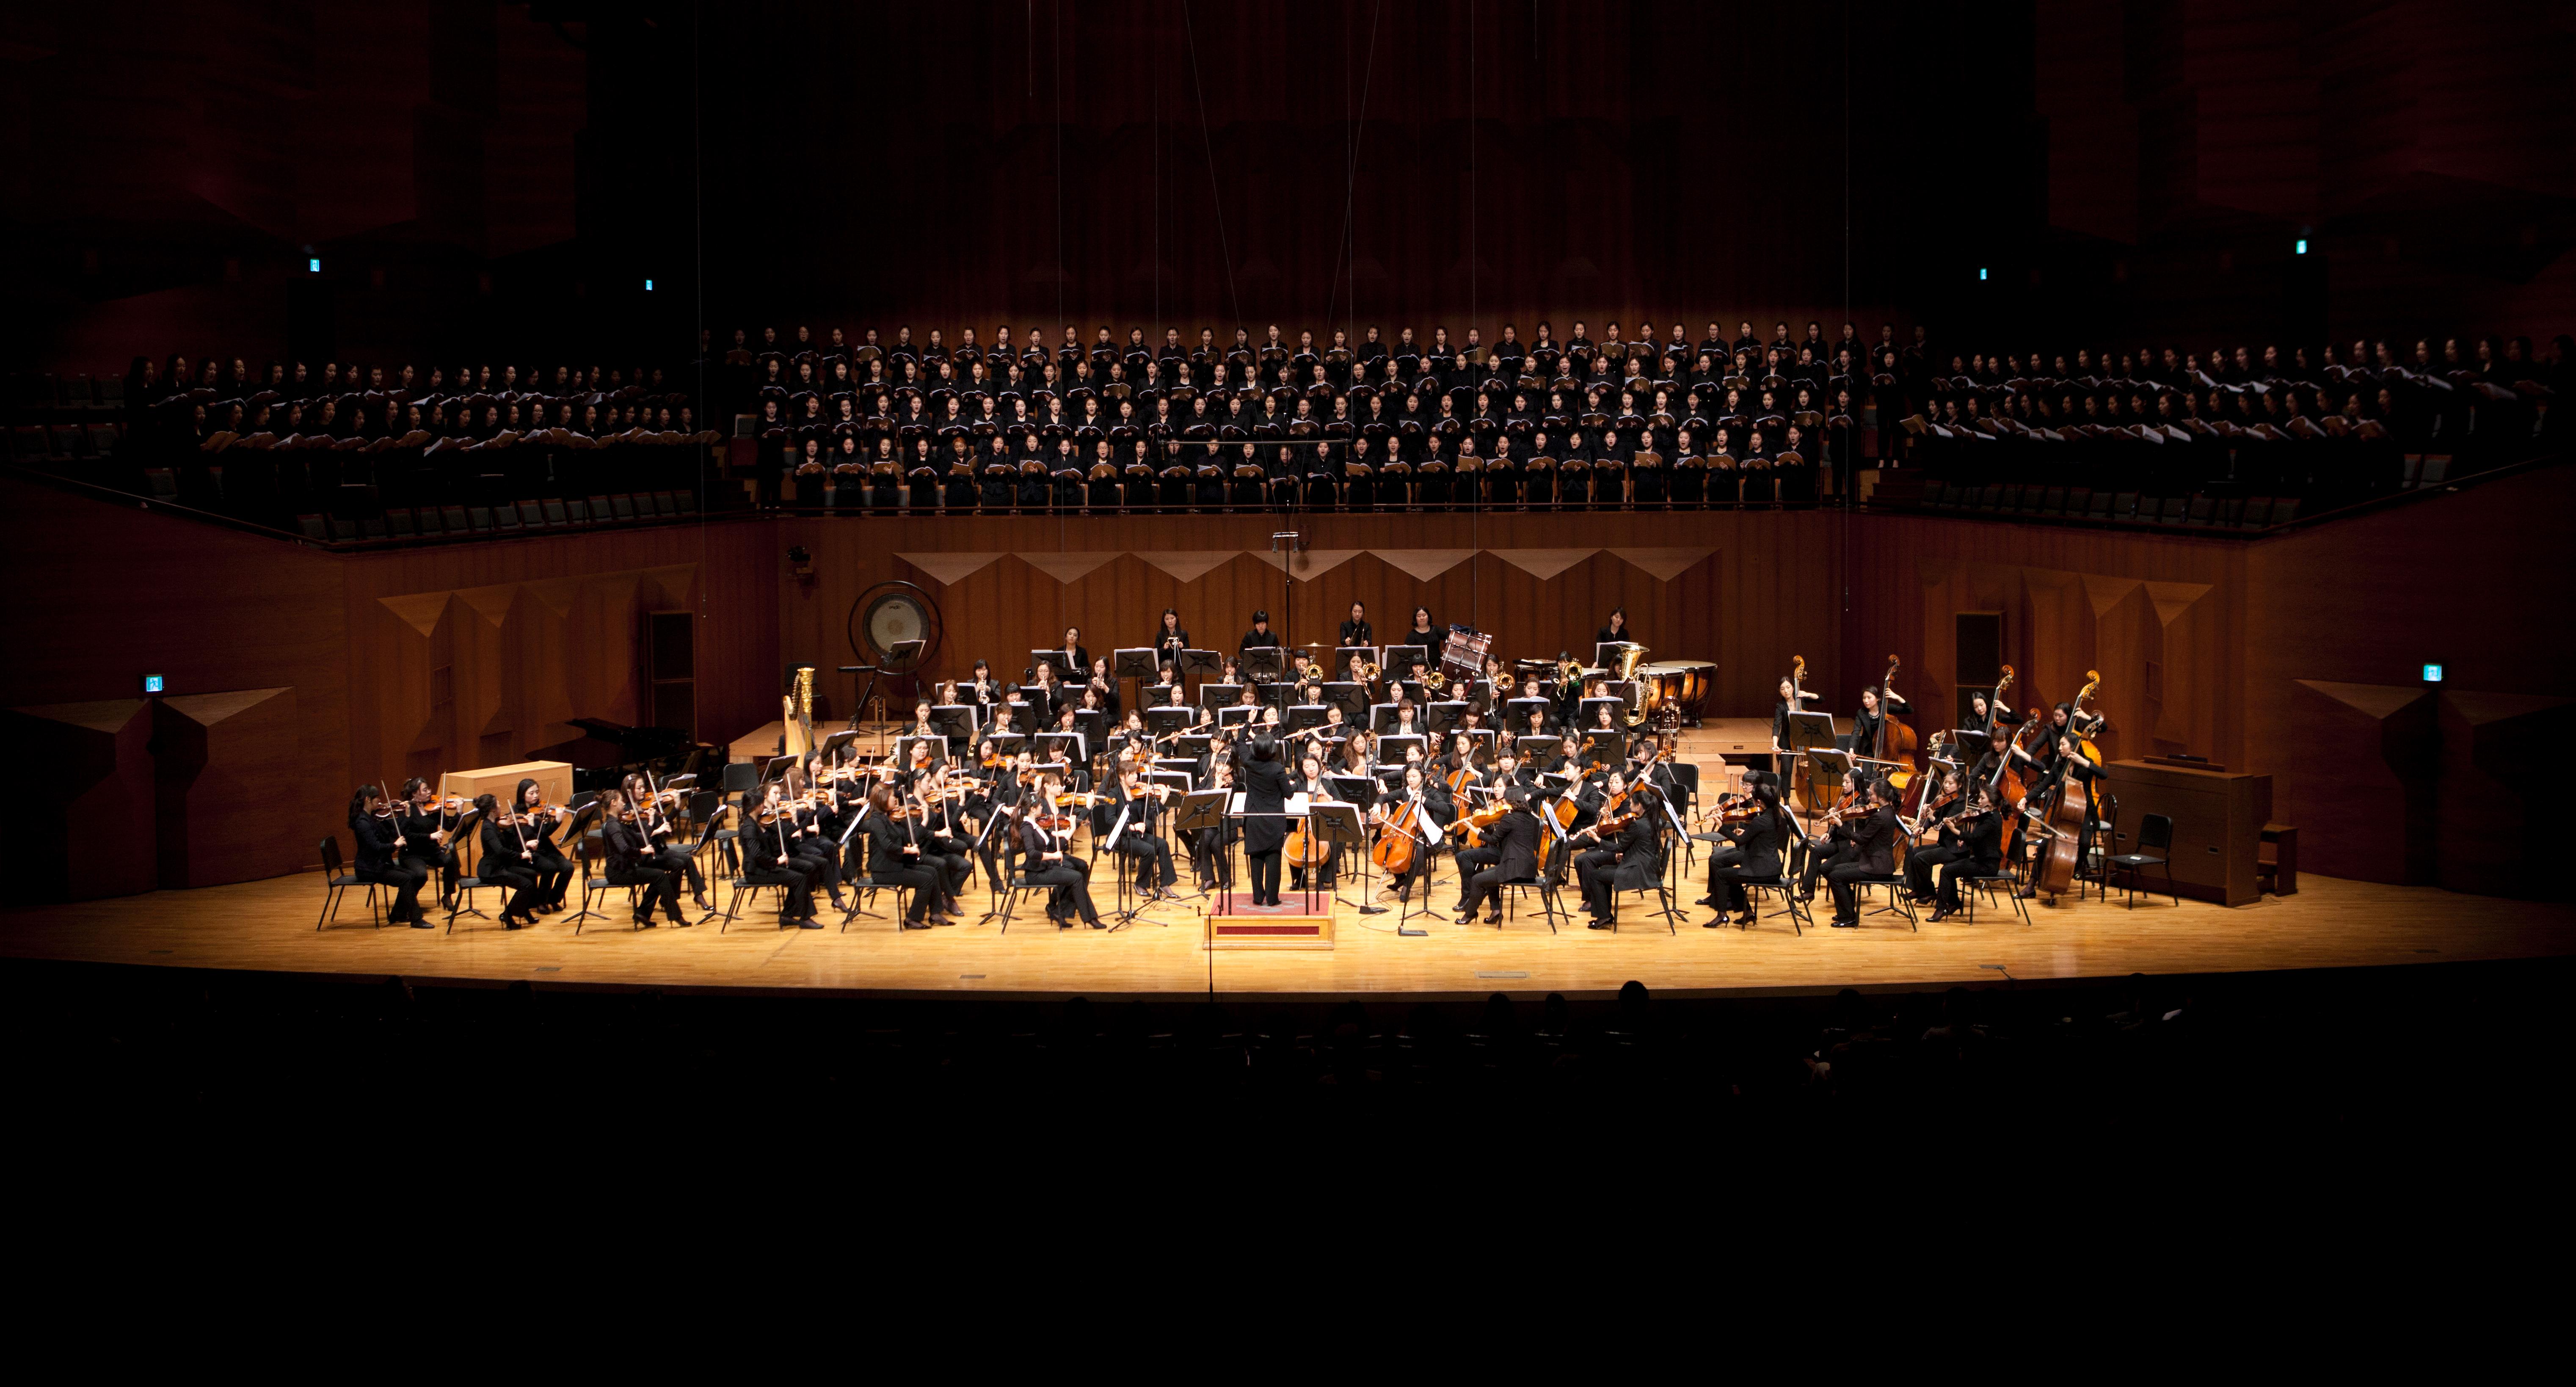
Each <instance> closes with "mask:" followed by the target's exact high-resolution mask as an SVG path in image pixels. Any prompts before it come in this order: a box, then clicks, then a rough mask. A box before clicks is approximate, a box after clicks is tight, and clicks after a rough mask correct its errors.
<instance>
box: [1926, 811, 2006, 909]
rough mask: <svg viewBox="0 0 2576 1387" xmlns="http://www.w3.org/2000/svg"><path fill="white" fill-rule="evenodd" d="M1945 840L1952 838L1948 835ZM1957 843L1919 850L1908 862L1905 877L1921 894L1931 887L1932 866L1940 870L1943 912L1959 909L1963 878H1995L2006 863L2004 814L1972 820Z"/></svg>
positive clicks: (1986, 815) (1960, 834)
mask: <svg viewBox="0 0 2576 1387" xmlns="http://www.w3.org/2000/svg"><path fill="white" fill-rule="evenodd" d="M1942 836H1943V837H1944V838H1950V837H1953V836H1954V835H1953V834H1950V833H1947V832H1945V833H1944V834H1943V835H1942ZM1955 837H1956V839H1957V841H1956V843H1955V844H1950V843H1945V844H1943V845H1942V846H1940V847H1936V848H1923V849H1920V850H1918V851H1917V852H1916V853H1915V854H1914V856H1913V857H1912V858H1910V859H1908V861H1907V863H1906V868H1907V871H1906V875H1907V876H1909V877H1911V878H1912V879H1913V881H1914V883H1915V886H1916V894H1917V895H1920V894H1922V891H1923V889H1924V888H1926V887H1928V886H1929V885H1930V884H1931V879H1932V867H1933V866H1934V864H1936V863H1937V864H1938V865H1939V866H1940V868H1941V891H1940V905H1941V908H1942V909H1943V910H1957V909H1958V908H1959V880H1960V878H1962V877H1971V876H1992V875H1994V874H1995V872H1996V871H1998V870H2000V869H2001V868H2002V867H2003V863H2004V849H2003V837H2004V821H2003V816H2002V815H2001V814H1997V813H1993V812H1991V811H1990V812H1988V813H1984V814H1980V815H1978V816H1977V817H1976V818H1974V819H1970V820H1969V821H1968V824H1967V828H1966V830H1965V831H1964V832H1961V833H1958V834H1956V835H1955Z"/></svg>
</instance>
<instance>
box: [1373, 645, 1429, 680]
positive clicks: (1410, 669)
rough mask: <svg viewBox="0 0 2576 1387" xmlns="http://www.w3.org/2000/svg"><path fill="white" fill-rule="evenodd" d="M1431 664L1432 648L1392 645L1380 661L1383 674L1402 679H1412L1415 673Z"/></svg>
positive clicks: (1379, 664)
mask: <svg viewBox="0 0 2576 1387" xmlns="http://www.w3.org/2000/svg"><path fill="white" fill-rule="evenodd" d="M1429 663H1431V648H1430V647H1429V646H1422V645H1390V646H1388V647H1387V648H1386V655H1385V657H1384V658H1383V659H1381V660H1379V662H1378V668H1379V670H1380V671H1381V672H1383V673H1385V674H1388V675H1393V676H1394V677H1396V678H1400V679H1411V678H1413V677H1414V672H1415V671H1417V670H1419V669H1421V668H1422V667H1423V666H1424V665H1427V664H1429Z"/></svg>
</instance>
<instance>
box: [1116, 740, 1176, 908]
mask: <svg viewBox="0 0 2576 1387" xmlns="http://www.w3.org/2000/svg"><path fill="white" fill-rule="evenodd" d="M1167 795H1168V791H1167V790H1166V788H1165V787H1163V786H1160V785H1149V784H1147V783H1146V781H1145V766H1144V763H1143V762H1142V761H1139V760H1132V759H1131V760H1129V761H1127V763H1126V765H1125V766H1124V767H1123V768H1122V769H1121V770H1120V771H1119V773H1118V788H1117V791H1116V793H1115V795H1114V796H1113V803H1114V804H1115V805H1116V807H1117V809H1118V811H1119V812H1121V813H1124V814H1125V815H1126V816H1127V824H1126V827H1125V828H1123V829H1120V830H1119V833H1118V844H1117V846H1116V848H1115V849H1113V850H1114V851H1115V852H1116V853H1117V854H1118V855H1119V856H1120V857H1126V858H1132V859H1134V860H1135V862H1136V877H1137V880H1136V886H1137V889H1138V890H1140V891H1143V892H1144V893H1145V901H1146V903H1147V904H1149V905H1150V904H1152V903H1154V902H1156V901H1162V900H1168V899H1170V898H1171V894H1172V888H1173V887H1174V886H1175V885H1178V884H1179V882H1180V874H1179V873H1178V872H1176V871H1174V870H1173V868H1172V845H1171V844H1170V843H1169V842H1168V841H1166V840H1165V839H1164V837H1163V830H1162V824H1163V810H1164V801H1165V799H1166V797H1167Z"/></svg>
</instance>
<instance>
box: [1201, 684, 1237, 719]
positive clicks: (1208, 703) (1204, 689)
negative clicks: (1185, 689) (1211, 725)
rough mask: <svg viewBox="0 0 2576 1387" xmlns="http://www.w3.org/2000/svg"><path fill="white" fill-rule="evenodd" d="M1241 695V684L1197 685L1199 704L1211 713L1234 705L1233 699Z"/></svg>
mask: <svg viewBox="0 0 2576 1387" xmlns="http://www.w3.org/2000/svg"><path fill="white" fill-rule="evenodd" d="M1241 697H1243V686H1242V685H1241V684H1201V685H1199V706H1200V707H1202V708H1205V709H1207V710H1208V711H1209V712H1211V713H1216V712H1222V711H1224V710H1225V709H1228V708H1231V707H1233V706H1235V702H1234V701H1235V700H1236V699H1238V698H1241Z"/></svg>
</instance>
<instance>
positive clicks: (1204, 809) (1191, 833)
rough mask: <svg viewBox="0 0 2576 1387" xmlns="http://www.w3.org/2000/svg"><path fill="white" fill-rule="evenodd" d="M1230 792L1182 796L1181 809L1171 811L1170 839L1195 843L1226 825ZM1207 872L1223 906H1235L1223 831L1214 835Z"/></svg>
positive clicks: (1198, 791)
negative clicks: (1212, 876) (1219, 891)
mask: <svg viewBox="0 0 2576 1387" xmlns="http://www.w3.org/2000/svg"><path fill="white" fill-rule="evenodd" d="M1229 793H1230V792H1229V791H1226V790H1192V791H1190V792H1189V793H1188V794H1186V795H1183V796H1181V807H1180V808H1179V809H1178V810H1176V811H1174V815H1173V818H1172V834H1173V836H1174V837H1179V836H1181V835H1184V834H1186V835H1188V837H1189V838H1190V839H1192V840H1195V839H1196V838H1197V837H1198V835H1200V834H1202V833H1205V832H1206V831H1208V830H1209V829H1211V828H1220V827H1221V826H1222V825H1223V824H1224V823H1225V802H1226V799H1227V796H1228V795H1229ZM1208 870H1209V871H1210V872H1211V873H1214V874H1215V876H1216V878H1217V881H1218V882H1219V883H1220V885H1221V888H1222V891H1223V894H1224V897H1225V902H1226V905H1227V906H1231V905H1232V904H1233V903H1234V874H1233V873H1232V872H1229V871H1227V870H1226V864H1225V834H1224V833H1222V832H1220V833H1218V834H1217V839H1216V852H1215V853H1214V854H1212V855H1211V856H1210V857H1209V860H1208Z"/></svg>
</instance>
